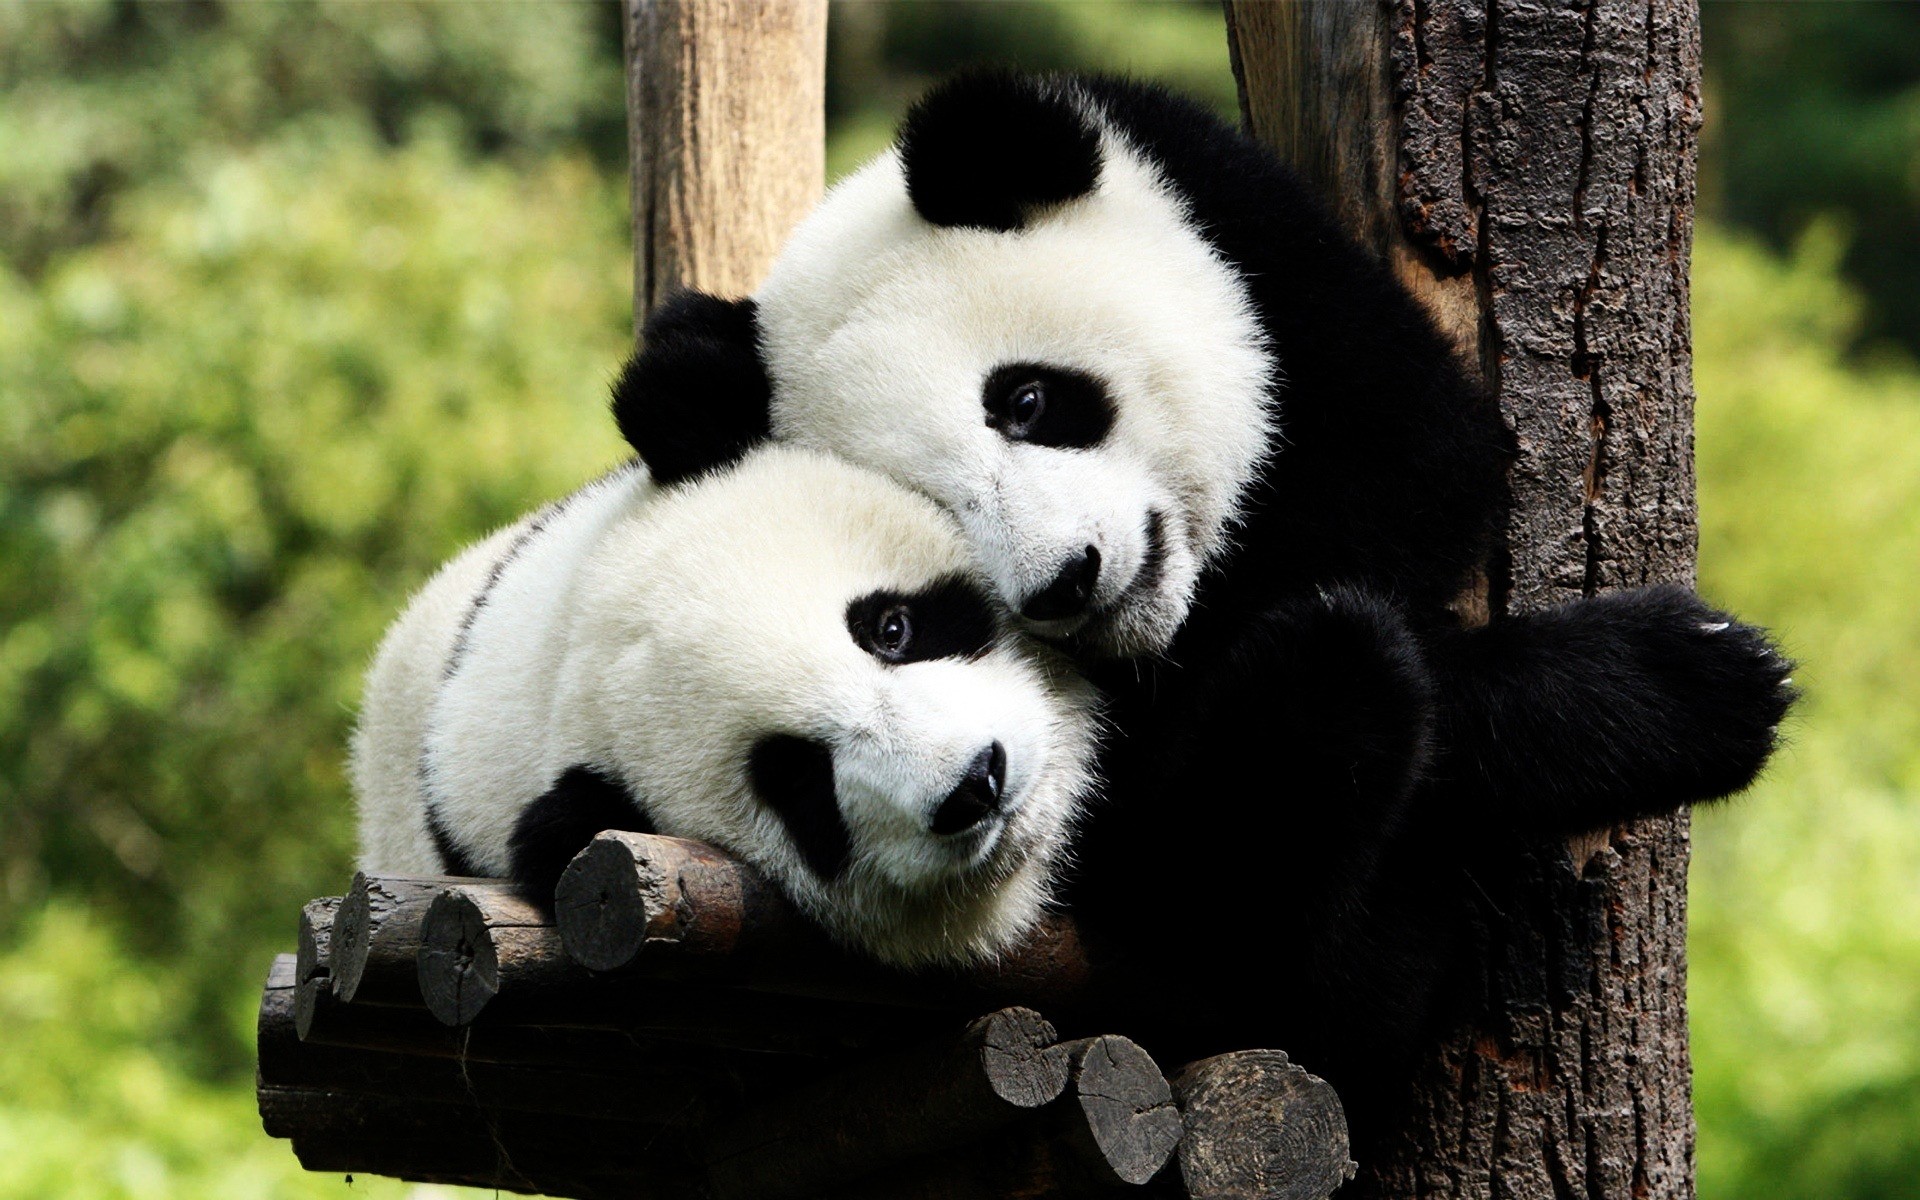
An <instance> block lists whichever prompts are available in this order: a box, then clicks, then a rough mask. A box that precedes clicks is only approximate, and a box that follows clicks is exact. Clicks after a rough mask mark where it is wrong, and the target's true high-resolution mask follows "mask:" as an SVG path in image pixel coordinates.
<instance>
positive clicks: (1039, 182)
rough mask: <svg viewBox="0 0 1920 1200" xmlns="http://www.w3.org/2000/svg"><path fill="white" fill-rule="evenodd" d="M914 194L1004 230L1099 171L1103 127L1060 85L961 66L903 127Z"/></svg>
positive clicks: (941, 210)
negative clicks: (962, 69) (960, 72)
mask: <svg viewBox="0 0 1920 1200" xmlns="http://www.w3.org/2000/svg"><path fill="white" fill-rule="evenodd" d="M899 145H900V161H901V162H902V163H903V164H904V165H905V167H906V173H907V195H908V196H909V197H911V198H912V200H913V207H914V208H915V209H917V210H918V211H919V213H920V215H921V216H923V217H925V218H926V219H927V220H929V221H931V222H933V223H934V224H935V225H967V226H975V227H978V228H982V229H992V230H996V231H998V232H1001V233H1006V232H1008V231H1010V230H1015V229H1019V228H1020V227H1022V226H1023V225H1025V224H1026V223H1027V218H1028V216H1029V214H1030V213H1031V212H1032V210H1033V209H1035V208H1037V207H1039V206H1042V205H1047V204H1059V203H1061V202H1062V201H1066V200H1072V199H1075V198H1076V197H1079V196H1084V195H1086V194H1087V193H1088V192H1091V191H1092V190H1093V187H1094V184H1096V183H1098V182H1099V179H1100V131H1099V130H1098V129H1096V128H1095V127H1094V126H1093V124H1092V123H1091V122H1090V121H1088V120H1087V118H1086V117H1085V116H1084V115H1083V114H1082V113H1081V111H1080V109H1079V107H1078V106H1077V105H1076V104H1075V103H1074V101H1073V98H1072V97H1071V96H1070V95H1068V93H1067V92H1066V91H1065V90H1064V89H1063V88H1062V87H1061V86H1060V85H1058V84H1055V83H1052V82H1050V81H1048V80H1046V79H1042V78H1039V77H1037V76H1032V75H1020V74H1016V73H1014V72H1011V71H981V72H975V73H972V74H967V75H962V76H959V77H958V78H956V79H953V80H951V81H950V82H948V83H946V84H944V85H942V86H940V87H938V88H935V89H934V90H933V91H932V92H930V93H928V94H927V96H926V97H925V98H924V99H922V100H921V101H920V102H919V103H918V104H916V105H914V106H913V108H912V110H911V111H909V112H908V113H907V119H906V121H905V122H904V123H903V124H902V125H901V126H900V140H899Z"/></svg>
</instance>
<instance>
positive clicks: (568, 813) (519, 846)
mask: <svg viewBox="0 0 1920 1200" xmlns="http://www.w3.org/2000/svg"><path fill="white" fill-rule="evenodd" d="M608 829H623V830H626V831H628V832H631V833H653V832H655V830H654V827H653V823H652V822H650V821H648V820H647V818H646V816H645V814H643V813H642V812H641V811H640V806H639V805H638V804H635V803H634V801H633V796H632V795H631V793H629V792H628V791H627V789H626V787H625V785H623V784H622V783H620V782H619V781H618V780H616V779H614V778H613V777H612V776H610V775H608V774H606V773H605V772H603V771H599V770H596V769H594V768H593V767H589V766H585V765H576V766H572V767H569V768H567V769H566V770H565V771H564V772H562V773H561V775H560V778H559V779H556V780H555V781H554V783H553V786H552V787H550V788H548V789H547V790H546V792H545V793H544V794H543V795H541V796H540V798H539V799H537V800H535V801H534V802H533V803H531V804H529V805H527V807H526V808H524V809H522V810H521V811H520V816H519V817H518V818H517V819H516V820H515V821H514V825H513V836H512V838H511V839H510V840H509V841H508V843H507V849H508V860H509V862H510V863H511V866H510V867H509V868H508V872H507V873H508V875H509V876H510V877H511V878H512V880H513V882H514V883H516V884H518V885H519V888H520V891H521V894H522V895H524V896H525V897H526V898H527V899H528V900H529V901H531V902H533V903H534V904H537V905H539V906H540V907H541V908H549V907H551V906H552V904H553V889H554V886H555V885H556V884H558V883H559V882H560V875H561V873H562V872H564V871H565V870H566V869H567V864H568V863H570V862H572V861H573V856H574V855H576V854H578V853H580V851H582V850H584V849H586V848H587V843H588V842H591V841H592V840H593V839H594V836H595V835H596V834H599V833H601V832H603V831H605V830H608Z"/></svg>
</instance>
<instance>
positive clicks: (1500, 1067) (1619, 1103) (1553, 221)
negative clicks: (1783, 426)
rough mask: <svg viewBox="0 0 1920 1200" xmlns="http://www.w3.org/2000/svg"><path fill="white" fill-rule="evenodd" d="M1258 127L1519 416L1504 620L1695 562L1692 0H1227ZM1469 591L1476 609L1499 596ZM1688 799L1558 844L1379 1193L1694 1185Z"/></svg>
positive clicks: (1519, 904) (1500, 937)
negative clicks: (1690, 303) (1477, 600)
mask: <svg viewBox="0 0 1920 1200" xmlns="http://www.w3.org/2000/svg"><path fill="white" fill-rule="evenodd" d="M1226 10H1227V19H1228V30H1229V38H1230V40H1231V42H1232V48H1233V57H1234V63H1235V69H1236V71H1237V73H1238V74H1239V77H1240V80H1241V94H1242V98H1243V104H1244V106H1245V109H1246V115H1247V117H1248V120H1249V122H1250V124H1251V127H1252V129H1253V131H1254V132H1255V133H1256V134H1257V135H1258V136H1260V137H1261V138H1263V139H1265V140H1267V141H1268V142H1270V143H1272V144H1274V145H1276V146H1278V147H1280V148H1282V149H1283V150H1284V151H1285V152H1287V153H1288V154H1289V155H1290V156H1291V157H1292V158H1293V159H1294V161H1295V162H1297V163H1298V164H1299V165H1300V166H1301V167H1302V168H1303V169H1304V170H1305V171H1306V172H1307V173H1308V174H1309V175H1310V176H1311V177H1313V178H1314V179H1315V180H1316V181H1318V182H1319V183H1321V184H1322V185H1323V186H1324V187H1325V188H1326V189H1327V192H1328V196H1329V198H1330V199H1331V200H1333V202H1334V203H1335V205H1336V208H1337V210H1338V211H1339V212H1340V213H1341V215H1342V217H1343V218H1344V220H1345V221H1346V223H1347V225H1348V227H1349V228H1350V229H1351V230H1352V231H1353V232H1354V233H1355V235H1356V236H1358V237H1360V238H1361V239H1362V240H1363V241H1364V242H1366V243H1367V244H1369V245H1371V246H1373V247H1375V248H1376V249H1377V250H1378V251H1379V252H1380V254H1381V255H1382V257H1383V258H1384V259H1385V260H1386V261H1388V262H1390V263H1391V264H1392V265H1393V266H1394V268H1395V269H1396V270H1397V271H1398V272H1399V274H1400V276H1401V278H1402V279H1404V280H1405V281H1406V282H1407V283H1408V285H1409V286H1410V287H1411V288H1412V289H1413V291H1414V292H1415V293H1416V294H1417V295H1419V296H1421V297H1422V298H1423V299H1424V300H1425V301H1426V302H1427V303H1428V305H1429V306H1430V307H1431V308H1432V310H1433V311H1434V312H1435V313H1436V315H1437V317H1438V319H1439V320H1440V322H1441V324H1442V326H1443V328H1445V329H1446V330H1447V331H1448V332H1449V333H1451V334H1452V336H1453V337H1454V338H1455V339H1456V340H1457V341H1458V343H1459V345H1460V348H1461V350H1462V351H1463V353H1464V354H1465V355H1466V357H1467V358H1469V359H1470V360H1471V361H1473V362H1474V363H1476V364H1478V366H1479V368H1480V370H1481V373H1482V374H1483V376H1484V378H1485V380H1486V382H1487V385H1488V388H1489V390H1490V391H1491V392H1493V394H1494V395H1495V396H1497V398H1498V400H1499V402H1500V404H1501V406H1502V408H1503V409H1504V411H1505V412H1506V414H1507V417H1508V419H1509V420H1510V421H1511V422H1512V423H1513V425H1514V427H1515V429H1516V431H1517V432H1518V434H1519V440H1520V449H1521V456H1520V461H1519V463H1518V464H1517V465H1516V467H1515V469H1514V473H1513V490H1514V511H1513V515H1512V518H1511V521H1510V523H1509V526H1508V528H1507V531H1506V538H1505V545H1504V547H1503V548H1502V549H1501V551H1500V552H1499V554H1497V555H1496V558H1495V561H1494V562H1493V563H1491V564H1490V569H1489V580H1488V586H1487V588H1486V589H1485V590H1486V594H1485V596H1484V604H1485V609H1486V611H1487V612H1488V614H1489V615H1490V616H1491V619H1494V620H1498V619H1499V617H1500V615H1501V614H1502V613H1503V612H1506V611H1512V610H1519V609H1527V608H1532V607H1536V606H1539V605H1543V604H1548V603H1551V602H1554V601H1557V600H1562V599H1567V598H1572V597H1578V596H1585V595H1592V594H1594V593H1595V592H1596V591H1599V590H1602V589H1606V588H1610V587H1616V586H1623V585H1631V584H1640V583H1649V582H1655V581H1661V580H1669V581H1677V582H1681V583H1691V582H1692V579H1693V559H1694V549H1695V525H1694V515H1695V514H1694V505H1693V483H1694V477H1693V462H1692V410H1693V386H1692V360H1691V351H1690V346H1689V337H1690V331H1689V327H1688V319H1687V264H1688V256H1689V252H1690V249H1691V243H1692V215H1693V196H1694V152H1695V141H1696V135H1697V132H1698V128H1699V123H1700V51H1699V36H1698V17H1699V14H1698V10H1697V4H1696V0H1606V2H1605V3H1599V2H1588V3H1584V4H1582V3H1571V2H1561V0H1553V2H1549V3H1531V2H1522V0H1378V2H1375V3H1370V4H1362V3H1350V2H1348V0H1299V2H1297V3H1294V4H1291V5H1288V6H1285V7H1277V6H1271V5H1268V4H1265V3H1260V2H1258V0H1227V4H1226ZM1472 607H1476V608H1477V607H1479V606H1478V605H1474V606H1472ZM1687 853H1688V844H1687V822H1686V819H1685V818H1684V817H1676V818H1671V819H1660V820H1652V821H1643V822H1639V823H1636V824H1634V825H1631V826H1628V827H1625V828H1621V829H1616V830H1613V831H1611V833H1609V834H1602V835H1600V836H1598V837H1596V838H1593V839H1591V840H1589V841H1588V842H1585V843H1582V844H1577V845H1573V846H1570V847H1567V848H1566V850H1564V851H1561V850H1558V849H1557V848H1556V849H1553V850H1551V851H1550V852H1548V853H1545V854H1543V855H1542V856H1540V858H1539V860H1538V861H1537V863H1536V864H1535V870H1534V871H1533V874H1532V877H1531V878H1529V879H1528V880H1527V881H1526V882H1525V885H1524V886H1523V887H1522V888H1520V889H1519V890H1518V891H1517V892H1516V893H1515V894H1514V895H1513V896H1511V897H1509V898H1503V900H1502V908H1503V912H1502V914H1501V916H1500V917H1499V918H1497V919H1494V920H1491V921H1489V922H1488V931H1487V932H1488V939H1489V947H1490V966H1489V971H1488V975H1487V979H1486V995H1487V1000H1486V1004H1485V1008H1484V1010H1483V1012H1482V1013H1481V1015H1480V1017H1479V1018H1478V1020H1477V1022H1476V1026H1477V1027H1474V1028H1468V1029H1462V1030H1460V1031H1458V1032H1457V1033H1456V1034H1455V1035H1454V1036H1453V1037H1452V1038H1451V1040H1450V1041H1449V1042H1448V1043H1447V1045H1446V1046H1445V1048H1444V1050H1443V1051H1442V1052H1441V1053H1440V1054H1439V1055H1438V1056H1436V1058H1435V1059H1434V1060H1433V1062H1432V1063H1431V1064H1430V1069H1429V1070H1428V1071H1427V1072H1426V1074H1425V1076H1424V1077H1423V1078H1422V1079H1421V1080H1420V1081H1419V1083H1418V1087H1417V1094H1416V1097H1415V1100H1414V1102H1413V1103H1412V1105H1411V1106H1410V1110H1409V1112H1408V1114H1407V1115H1406V1117H1405V1120H1404V1124H1403V1127H1402V1128H1401V1129H1400V1130H1399V1131H1398V1132H1397V1134H1396V1135H1395V1136H1394V1138H1392V1139H1391V1142H1390V1144H1388V1145H1386V1146H1382V1147H1377V1148H1376V1149H1375V1151H1374V1155H1373V1159H1372V1161H1362V1163H1361V1174H1360V1178H1359V1180H1358V1181H1357V1182H1356V1184H1355V1186H1354V1189H1353V1190H1354V1192H1355V1193H1357V1194H1360V1195H1368V1196H1392V1197H1395V1198H1396V1200H1408V1198H1411V1197H1484V1196H1493V1195H1498V1196H1511V1197H1515V1198H1517V1200H1533V1198H1535V1197H1540V1198H1547V1197H1552V1198H1556V1200H1562V1198H1566V1197H1592V1198H1594V1200H1599V1198H1602V1197H1608V1198H1611V1197H1620V1196H1660V1197H1681V1198H1684V1197H1689V1196H1691V1195H1692V1193H1693V1181H1692V1167H1693V1113H1692V1105H1691V1100H1690V1097H1689V1083H1690V1075H1691V1068H1690V1064H1689V1061H1688V1057H1687V1027H1686V867H1687Z"/></svg>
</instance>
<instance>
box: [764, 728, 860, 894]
mask: <svg viewBox="0 0 1920 1200" xmlns="http://www.w3.org/2000/svg"><path fill="white" fill-rule="evenodd" d="M747 774H748V776H749V778H751V780H752V781H753V790H754V792H755V794H757V795H758V796H759V797H760V799H761V800H762V801H763V802H764V803H765V804H766V806H767V807H768V808H770V809H772V810H773V811H774V813H775V815H777V816H778V817H779V818H780V823H781V824H783V825H785V826H786V827H787V834H788V836H790V837H791V838H793V844H794V848H795V849H797V850H799V851H800V857H801V858H803V859H805V860H806V862H807V867H808V868H809V869H810V870H812V872H813V873H814V874H815V875H818V876H819V877H820V878H821V879H823V880H831V879H833V878H835V877H836V876H838V875H839V874H840V872H841V871H843V870H845V869H846V866H847V859H849V858H851V857H853V838H852V836H851V835H850V834H849V833H848V832H847V823H846V821H845V820H843V819H842V818H841V816H840V800H839V798H838V797H837V796H836V795H835V794H834V790H833V752H832V751H831V750H828V749H827V748H826V747H825V746H823V745H821V744H820V743H819V742H815V741H809V740H808V739H806V738H803V737H794V736H793V735H792V734H785V733H781V734H773V735H771V736H768V737H763V738H761V739H760V740H759V741H758V742H755V743H754V746H753V753H752V754H751V755H750V756H749V757H748V760H747Z"/></svg>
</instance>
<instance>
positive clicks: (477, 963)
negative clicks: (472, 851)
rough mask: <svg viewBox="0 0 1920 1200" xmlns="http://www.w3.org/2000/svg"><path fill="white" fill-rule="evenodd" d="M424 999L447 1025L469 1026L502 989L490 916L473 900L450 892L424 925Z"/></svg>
mask: <svg viewBox="0 0 1920 1200" xmlns="http://www.w3.org/2000/svg"><path fill="white" fill-rule="evenodd" d="M417 961H418V965H419V979H420V998H421V1000H423V1001H425V1003H426V1006H427V1011H428V1012H430V1013H432V1014H433V1015H434V1016H435V1017H436V1018H438V1019H439V1020H440V1021H441V1022H442V1023H443V1024H447V1025H466V1024H469V1023H471V1022H472V1021H473V1019H474V1018H475V1017H478V1016H479V1015H480V1013H481V1011H482V1010H484V1009H485V1008H486V1006H487V1004H488V1003H489V1002H490V1001H492V999H493V998H494V996H496V995H498V994H499V991H500V959H499V955H498V952H497V951H496V950H495V949H494V945H493V936H492V932H491V931H490V930H489V929H488V928H487V921H486V916H485V914H483V913H482V912H481V911H480V906H479V905H478V904H477V903H476V902H475V901H474V899H473V898H472V897H471V896H468V895H467V894H466V893H464V892H462V891H460V890H459V889H457V888H449V889H447V890H446V891H443V892H441V893H440V895H439V896H437V897H436V898H435V899H434V901H433V903H432V905H431V906H429V907H428V909H427V915H426V917H425V918H424V919H423V920H422V921H421V923H420V953H419V958H418V960H417Z"/></svg>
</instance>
